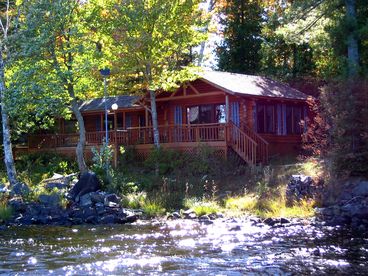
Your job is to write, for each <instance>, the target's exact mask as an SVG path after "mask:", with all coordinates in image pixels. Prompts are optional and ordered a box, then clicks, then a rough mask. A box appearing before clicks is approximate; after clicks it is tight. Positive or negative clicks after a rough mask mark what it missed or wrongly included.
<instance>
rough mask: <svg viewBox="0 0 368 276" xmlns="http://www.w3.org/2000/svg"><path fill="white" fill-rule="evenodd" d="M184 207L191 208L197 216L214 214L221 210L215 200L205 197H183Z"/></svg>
mask: <svg viewBox="0 0 368 276" xmlns="http://www.w3.org/2000/svg"><path fill="white" fill-rule="evenodd" d="M184 207H185V208H188V209H191V210H193V211H194V212H195V213H196V215H197V216H203V215H209V214H216V213H219V212H220V211H221V207H220V205H219V204H218V203H217V202H216V201H214V200H207V199H202V200H199V199H197V198H190V199H185V200H184Z"/></svg>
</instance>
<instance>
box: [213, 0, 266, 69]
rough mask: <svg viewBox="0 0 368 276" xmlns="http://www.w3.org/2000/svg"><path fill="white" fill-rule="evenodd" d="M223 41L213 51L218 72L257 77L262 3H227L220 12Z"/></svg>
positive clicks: (247, 0)
mask: <svg viewBox="0 0 368 276" xmlns="http://www.w3.org/2000/svg"><path fill="white" fill-rule="evenodd" d="M220 14H221V17H220V24H222V25H223V26H224V32H223V35H224V40H223V42H222V43H221V44H220V45H218V47H217V49H216V52H217V57H218V68H219V69H220V70H224V71H229V72H235V73H246V74H256V73H257V72H258V70H259V67H260V58H261V57H260V55H259V52H260V48H261V37H260V34H261V25H262V21H263V20H262V8H261V1H258V0H256V1H252V0H230V1H227V3H226V5H224V7H223V8H222V9H221V10H220Z"/></svg>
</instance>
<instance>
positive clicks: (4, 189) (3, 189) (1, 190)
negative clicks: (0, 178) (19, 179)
mask: <svg viewBox="0 0 368 276" xmlns="http://www.w3.org/2000/svg"><path fill="white" fill-rule="evenodd" d="M7 192H9V190H8V188H7V187H6V186H5V185H4V184H0V193H7Z"/></svg>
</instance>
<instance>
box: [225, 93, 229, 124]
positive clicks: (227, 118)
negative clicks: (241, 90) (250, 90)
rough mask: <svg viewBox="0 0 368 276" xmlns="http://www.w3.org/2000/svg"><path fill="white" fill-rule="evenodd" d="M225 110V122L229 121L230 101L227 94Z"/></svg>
mask: <svg viewBox="0 0 368 276" xmlns="http://www.w3.org/2000/svg"><path fill="white" fill-rule="evenodd" d="M225 112H226V123H229V121H230V103H229V95H226V96H225Z"/></svg>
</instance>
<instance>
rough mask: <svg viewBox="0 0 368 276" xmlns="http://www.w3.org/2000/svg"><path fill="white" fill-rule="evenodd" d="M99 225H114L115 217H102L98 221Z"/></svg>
mask: <svg viewBox="0 0 368 276" xmlns="http://www.w3.org/2000/svg"><path fill="white" fill-rule="evenodd" d="M99 223H101V224H113V223H115V216H114V215H106V216H104V217H102V218H101V219H100V221H99Z"/></svg>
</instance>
